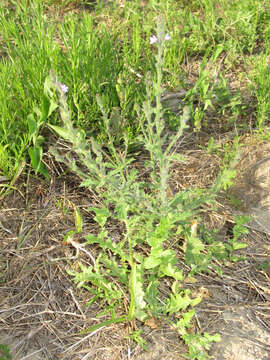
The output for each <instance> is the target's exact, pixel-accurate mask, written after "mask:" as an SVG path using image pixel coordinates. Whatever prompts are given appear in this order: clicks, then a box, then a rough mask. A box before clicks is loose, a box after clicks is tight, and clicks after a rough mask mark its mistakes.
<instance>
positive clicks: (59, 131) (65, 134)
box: [48, 124, 70, 140]
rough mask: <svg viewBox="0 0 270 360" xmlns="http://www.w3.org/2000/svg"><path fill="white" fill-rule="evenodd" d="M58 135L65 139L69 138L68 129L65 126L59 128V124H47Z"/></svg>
mask: <svg viewBox="0 0 270 360" xmlns="http://www.w3.org/2000/svg"><path fill="white" fill-rule="evenodd" d="M48 126H49V127H50V128H52V129H53V130H54V131H55V132H56V133H57V134H58V135H60V136H61V137H62V138H63V139H65V140H70V131H69V130H68V129H66V128H61V127H60V126H56V125H52V124H48Z"/></svg>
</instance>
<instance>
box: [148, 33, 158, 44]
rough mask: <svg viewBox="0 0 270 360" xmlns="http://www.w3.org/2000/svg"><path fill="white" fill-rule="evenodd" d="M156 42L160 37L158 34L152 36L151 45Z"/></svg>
mask: <svg viewBox="0 0 270 360" xmlns="http://www.w3.org/2000/svg"><path fill="white" fill-rule="evenodd" d="M156 42H158V38H157V37H156V35H152V36H151V37H150V45H153V44H155V43H156Z"/></svg>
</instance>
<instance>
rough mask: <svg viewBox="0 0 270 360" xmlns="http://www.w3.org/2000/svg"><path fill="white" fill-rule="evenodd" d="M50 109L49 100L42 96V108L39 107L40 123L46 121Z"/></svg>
mask: <svg viewBox="0 0 270 360" xmlns="http://www.w3.org/2000/svg"><path fill="white" fill-rule="evenodd" d="M49 109H50V99H49V98H48V97H47V96H46V95H43V96H42V106H41V119H40V120H41V122H42V123H43V122H44V121H46V119H47V117H48V114H49Z"/></svg>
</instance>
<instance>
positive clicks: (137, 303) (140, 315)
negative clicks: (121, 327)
mask: <svg viewBox="0 0 270 360" xmlns="http://www.w3.org/2000/svg"><path fill="white" fill-rule="evenodd" d="M137 270H138V271H137ZM129 293H130V306H129V314H128V320H129V321H131V320H133V319H134V317H136V319H138V320H140V321H144V320H146V319H147V317H148V316H147V314H146V312H145V311H144V309H145V306H146V302H145V301H144V295H145V293H144V290H143V271H142V266H141V265H138V266H137V264H136V263H135V262H134V263H133V264H132V268H131V273H130V279H129Z"/></svg>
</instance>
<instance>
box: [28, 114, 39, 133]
mask: <svg viewBox="0 0 270 360" xmlns="http://www.w3.org/2000/svg"><path fill="white" fill-rule="evenodd" d="M27 125H28V130H29V135H30V137H31V138H32V137H33V135H34V134H35V133H36V131H37V128H38V125H37V122H36V120H35V117H34V114H29V115H28V116H27Z"/></svg>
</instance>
